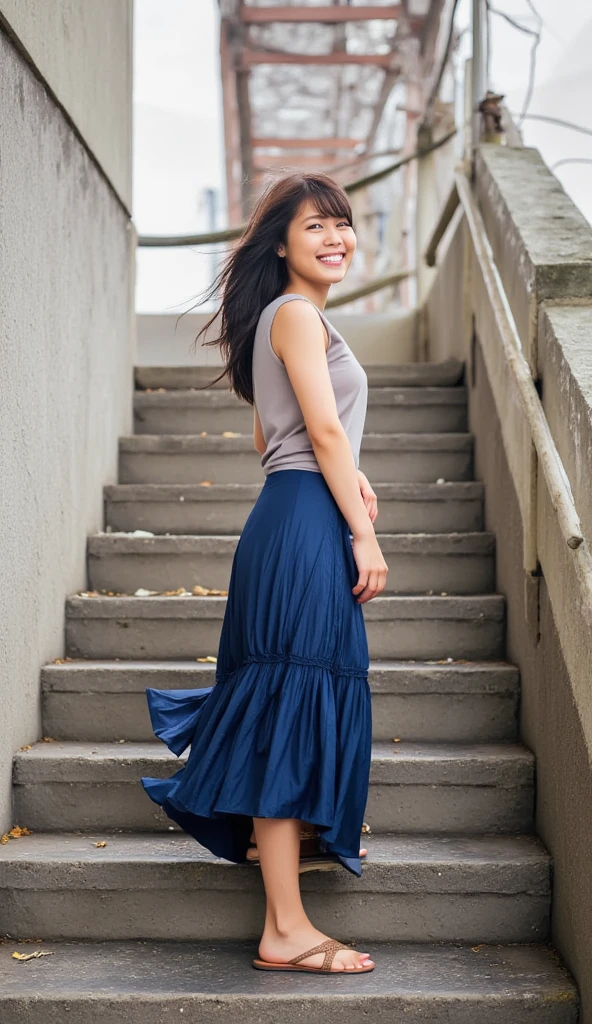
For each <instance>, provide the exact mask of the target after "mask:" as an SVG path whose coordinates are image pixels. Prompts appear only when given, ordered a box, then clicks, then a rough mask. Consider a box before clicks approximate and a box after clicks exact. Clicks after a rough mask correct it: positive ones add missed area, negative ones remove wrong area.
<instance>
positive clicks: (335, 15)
mask: <svg viewBox="0 0 592 1024" xmlns="http://www.w3.org/2000/svg"><path fill="white" fill-rule="evenodd" d="M403 13H404V12H403V6H402V4H399V3H396V4H389V5H382V4H381V5H380V7H379V6H378V5H377V4H372V5H368V6H366V7H308V6H306V7H305V6H303V5H301V4H300V5H298V6H294V7H285V6H281V7H280V6H278V5H277V4H276V5H275V6H274V7H246V6H245V7H243V9H242V11H241V20H242V21H244V22H246V24H248V25H267V24H269V23H270V22H274V21H276V22H277V21H283V22H289V21H300V22H302V21H308V22H313V21H314V22H324V23H325V24H328V25H337V24H339V23H340V22H344V21H387V20H388V21H398V19H399V18H400V17H401V15H402V14H403ZM415 20H416V21H422V20H423V19H421V18H416V19H415Z"/></svg>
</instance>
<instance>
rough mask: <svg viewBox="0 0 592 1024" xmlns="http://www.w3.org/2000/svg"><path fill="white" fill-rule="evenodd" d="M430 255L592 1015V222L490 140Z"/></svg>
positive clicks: (571, 944)
mask: <svg viewBox="0 0 592 1024" xmlns="http://www.w3.org/2000/svg"><path fill="white" fill-rule="evenodd" d="M456 192H457V195H456V197H454V196H453V197H452V198H450V200H449V202H448V203H447V204H446V206H447V209H446V211H445V212H446V216H442V217H441V218H440V219H439V222H438V224H437V226H436V230H435V232H434V240H433V244H432V245H431V246H428V249H427V256H428V258H429V260H431V261H433V260H434V258H435V251H436V249H437V248H438V243H440V248H439V258H438V269H437V274H436V277H435V279H434V280H433V285H432V289H431V292H430V295H429V297H428V299H427V301H426V304H425V308H424V310H423V313H422V316H421V317H420V319H421V322H422V324H423V325H424V332H425V333H424V336H423V339H422V341H423V348H420V355H421V356H422V357H423V358H429V359H444V358H448V357H450V356H452V355H453V356H456V357H458V358H461V359H464V360H465V363H466V367H467V373H466V383H467V390H468V404H469V429H470V430H471V432H472V434H473V436H474V440H475V474H476V477H477V478H478V479H481V480H483V482H484V484H485V523H486V526H487V528H488V529H491V530H493V531H494V532H495V534H496V589H497V590H498V591H499V592H500V593H503V594H504V595H505V597H506V602H507V657H508V660H510V661H512V662H514V663H516V664H517V665H518V666H519V668H520V673H521V704H520V733H521V737H522V739H523V741H524V742H525V743H526V745H527V746H528V747H529V748H530V749H531V750H532V751H533V752H534V754H535V757H536V763H537V780H538V785H537V804H536V826H537V831H538V833H539V834H540V835H541V837H542V839H543V841H544V843H545V845H546V846H547V847H548V849H549V850H550V851H551V854H552V856H553V864H554V877H555V885H554V896H553V901H554V902H553V908H552V915H551V921H552V929H553V930H552V939H553V942H554V943H555V944H556V945H557V947H558V948H559V950H560V951H561V953H562V954H563V956H564V958H565V960H566V961H567V963H568V965H569V967H570V969H571V970H572V972H573V974H574V976H575V977H576V979H577V982H578V985H579V988H580V991H581V995H582V1000H583V1005H584V1006H588V1007H590V1006H592V939H591V936H590V920H592V879H591V876H590V870H589V862H590V860H589V859H590V849H591V847H592V816H591V815H590V811H589V808H590V806H591V805H592V686H591V685H590V664H591V662H592V629H591V626H592V557H591V553H590V543H591V541H592V229H591V228H590V226H589V225H588V224H587V222H586V221H585V220H584V218H583V217H582V215H581V214H580V213H579V211H578V210H577V209H576V208H575V206H574V205H573V203H571V202H570V200H569V198H568V197H567V196H566V194H565V193H564V191H563V189H562V188H561V186H560V184H559V182H558V181H557V180H556V179H555V178H554V176H553V175H552V174H551V172H550V171H549V170H548V169H547V167H546V166H545V164H544V163H543V161H542V159H541V157H540V156H539V154H538V153H537V152H536V151H535V150H529V149H512V148H509V147H502V146H482V147H481V148H480V149H479V151H478V152H477V154H476V159H475V162H474V167H473V175H472V181H471V182H469V179H468V178H466V177H459V178H458V179H457V182H456Z"/></svg>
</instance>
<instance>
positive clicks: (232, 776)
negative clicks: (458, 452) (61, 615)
mask: <svg viewBox="0 0 592 1024" xmlns="http://www.w3.org/2000/svg"><path fill="white" fill-rule="evenodd" d="M355 247H356V237H355V234H354V230H353V223H352V212H351V207H350V204H349V201H348V198H347V195H346V193H345V192H344V191H343V189H342V188H341V187H340V186H339V185H338V184H337V182H335V181H334V180H333V179H332V178H330V177H328V176H327V175H325V174H291V175H287V176H285V177H283V178H282V179H280V180H279V181H276V182H275V183H274V184H273V185H271V186H270V187H269V188H268V189H267V191H266V192H265V194H264V195H263V196H262V198H261V199H260V200H259V202H258V203H257V206H256V208H255V210H254V211H253V214H252V216H251V218H250V221H249V223H248V225H247V229H246V231H245V234H244V235H243V237H242V238H241V241H240V243H239V244H238V246H237V247H236V248H235V249H234V251H233V252H232V253H231V255H230V256H229V258H228V259H227V262H226V264H225V266H224V268H223V270H222V271H221V273H220V274H219V276H218V278H217V280H216V282H214V285H213V287H212V289H211V290H210V293H209V295H210V297H211V296H212V295H213V294H216V292H217V291H218V289H220V290H221V291H222V296H223V297H222V303H221V307H220V309H219V311H218V313H216V314H215V316H214V317H212V319H211V320H210V321H209V324H211V323H212V322H213V321H214V320H215V319H216V318H217V316H218V315H220V316H221V335H220V337H219V338H218V339H217V340H216V342H214V343H213V342H208V344H219V345H220V348H221V351H222V354H223V356H224V364H225V370H224V373H225V374H227V375H228V378H229V380H230V383H231V388H232V390H233V391H234V392H235V393H236V394H237V395H238V396H239V397H240V398H242V399H245V400H246V401H247V402H249V403H251V404H253V405H254V443H255V448H256V450H257V451H258V452H259V454H260V456H261V465H262V468H263V470H264V473H265V483H264V486H263V488H262V490H261V493H260V495H259V497H258V499H257V501H256V503H255V505H254V507H253V509H252V511H251V513H250V515H249V516H248V518H247V521H246V523H245V526H244V529H243V531H242V533H241V536H240V538H239V542H238V545H237V548H236V552H235V555H234V560H233V564H232V572H231V577H230V583H229V589H228V598H227V603H226V611H225V616H224V621H223V625H222V632H221V637H220V645H219V649H218V658H217V665H216V686H215V687H212V688H210V689H209V690H184V691H170V690H169V691H166V690H153V689H148V690H147V691H146V692H147V697H148V702H149V707H150V713H151V718H152V723H153V727H154V731H155V733H156V735H157V736H159V737H160V738H161V739H163V740H164V741H165V742H166V743H167V744H168V745H169V747H170V749H171V750H173V751H174V752H175V753H176V754H178V755H179V754H181V753H182V752H183V750H184V749H185V748H186V747H187V746H188V745H190V746H191V749H190V753H189V757H188V759H187V763H186V766H185V767H184V768H182V769H181V770H180V771H179V772H177V773H176V775H174V776H173V777H172V778H171V779H167V780H162V779H148V778H143V779H142V784H143V785H144V787H145V789H146V790H147V792H148V794H149V795H150V796H151V798H152V799H153V800H154V801H155V802H157V803H159V804H160V805H161V806H162V808H163V809H164V810H165V812H166V813H167V815H168V816H169V817H170V818H171V819H172V820H173V821H176V822H177V823H178V824H179V825H180V826H181V828H183V829H184V830H185V831H186V832H188V833H190V834H191V835H193V836H194V837H195V838H196V839H197V840H198V841H199V842H200V843H201V844H203V845H204V846H205V847H207V848H208V849H209V850H211V851H212V852H213V853H214V854H216V855H217V856H221V857H225V858H226V859H229V860H232V861H235V862H238V863H244V862H245V861H249V860H256V861H258V862H259V863H260V866H261V872H262V875H263V882H264V886H265V893H266V899H267V910H266V917H265V927H264V930H263V935H262V937H261V942H260V944H259V958H258V959H256V960H254V961H253V965H254V966H255V967H257V968H260V969H262V970H303V971H311V972H315V973H317V972H320V971H326V972H332V973H343V972H344V971H349V972H351V973H355V972H358V973H362V972H367V971H370V970H373V968H374V964H373V962H372V960H371V959H370V957H369V955H368V954H367V953H358V952H356V951H354V950H352V949H350V948H349V947H347V946H344V945H343V944H342V943H340V942H338V941H336V940H333V939H330V938H329V937H328V936H326V935H324V934H323V933H322V932H320V931H319V930H317V929H316V928H315V927H314V925H313V924H312V923H311V922H310V920H309V919H308V917H307V916H306V914H305V911H304V908H303V905H302V900H301V897H300V886H299V871H300V870H301V869H302V867H303V866H304V864H303V862H306V861H307V858H306V857H302V862H301V860H300V858H301V854H302V853H303V852H304V853H306V850H302V849H301V840H302V837H303V836H304V837H308V839H307V840H306V839H305V841H308V843H309V844H310V836H314V837H315V840H314V841H315V845H316V853H317V858H318V863H319V866H320V865H321V864H326V863H327V860H328V859H329V862H332V863H333V864H335V863H336V864H341V865H342V866H343V867H345V868H346V869H347V870H349V871H351V872H353V873H354V874H355V875H358V876H359V875H360V874H361V866H360V854H363V853H365V851H360V850H359V837H360V831H361V826H362V823H363V814H364V809H365V804H366V799H367V794H368V775H369V768H370V746H371V708H370V691H369V686H368V667H369V664H368V661H369V659H368V645H367V639H366V630H365V623H364V617H363V609H362V605H363V604H364V603H365V602H367V601H370V600H371V599H372V598H374V597H376V596H377V595H378V594H379V593H380V592H381V591H382V590H383V589H384V586H385V583H386V574H387V571H388V568H387V565H386V562H385V560H384V558H383V556H382V553H381V551H380V548H379V545H378V542H377V539H376V535H375V533H374V526H373V523H374V520H375V518H376V515H377V502H376V495H375V494H374V492H373V490H372V488H371V486H370V484H369V483H368V480H367V479H366V477H365V476H364V475H363V474H362V473H361V472H360V471H359V470H358V469H357V466H358V461H359V449H360V442H361V437H362V431H363V425H364V419H365V415H366V401H367V378H366V374H365V373H364V371H363V369H362V367H361V366H360V364H359V363H358V361H357V360H356V359H355V357H354V355H353V353H352V352H351V351H350V349H349V348H348V346H347V345H346V343H345V341H344V340H343V338H342V337H341V335H339V334H338V332H337V331H336V330H335V329H334V328H333V326H332V325H331V324H330V322H329V321H328V320H327V318H326V317H325V315H324V313H323V312H322V310H323V308H324V306H325V302H326V300H327V295H328V292H329V289H330V287H331V285H332V284H334V283H336V282H338V281H341V280H342V279H343V278H344V277H345V274H346V273H347V270H348V268H349V266H350V263H351V261H352V257H353V255H354V251H355ZM209 324H207V325H206V327H204V329H203V330H204V331H205V330H206V329H207V327H208V326H209ZM201 333H203V332H200V334H201ZM198 337H199V335H198ZM196 340H197V339H196ZM220 376H224V374H221V375H220ZM217 379H218V380H219V379H220V377H219V378H217ZM350 531H351V534H352V535H353V540H352V539H350ZM253 840H255V842H256V846H255V847H253ZM319 854H320V858H319ZM314 864H315V860H314V856H313V860H312V866H314ZM307 866H308V867H310V866H311V865H310V863H308V864H307Z"/></svg>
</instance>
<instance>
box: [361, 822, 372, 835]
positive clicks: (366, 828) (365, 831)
mask: <svg viewBox="0 0 592 1024" xmlns="http://www.w3.org/2000/svg"><path fill="white" fill-rule="evenodd" d="M371 833H372V829H371V828H370V826H369V824H368V822H367V821H365V822H364V824H363V825H362V835H363V836H369V835H371Z"/></svg>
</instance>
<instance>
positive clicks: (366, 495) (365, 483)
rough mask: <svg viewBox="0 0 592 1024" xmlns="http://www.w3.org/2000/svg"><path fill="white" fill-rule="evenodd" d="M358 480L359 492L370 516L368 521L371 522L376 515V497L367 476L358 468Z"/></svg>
mask: <svg viewBox="0 0 592 1024" xmlns="http://www.w3.org/2000/svg"><path fill="white" fill-rule="evenodd" d="M357 473H358V480H359V482H360V493H361V495H362V498H363V499H364V505H365V506H366V510H367V512H368V515H369V516H370V522H371V523H373V522H374V520H375V519H376V516H377V515H378V498H377V497H376V495H375V493H374V491H373V490H372V487H371V486H370V482H369V480H368V477H367V476H364V474H363V473H362V471H361V470H360V469H358V470H357Z"/></svg>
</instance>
